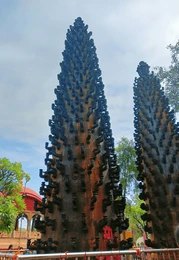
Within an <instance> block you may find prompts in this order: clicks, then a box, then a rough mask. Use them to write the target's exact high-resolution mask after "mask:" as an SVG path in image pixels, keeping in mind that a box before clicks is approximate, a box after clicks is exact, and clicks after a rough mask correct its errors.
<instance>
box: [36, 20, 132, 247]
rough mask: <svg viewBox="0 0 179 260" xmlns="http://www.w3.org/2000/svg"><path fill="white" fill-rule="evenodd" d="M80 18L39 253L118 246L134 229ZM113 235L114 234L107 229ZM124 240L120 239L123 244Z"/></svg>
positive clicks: (53, 145)
mask: <svg viewBox="0 0 179 260" xmlns="http://www.w3.org/2000/svg"><path fill="white" fill-rule="evenodd" d="M87 28H88V26H87V25H84V23H83V21H82V19H81V18H77V19H76V20H75V22H74V25H73V26H70V29H69V30H68V32H67V37H66V40H65V50H64V52H63V61H62V62H61V63H60V66H61V72H60V73H59V74H58V80H59V85H58V86H57V87H56V88H55V94H56V100H55V101H54V103H53V104H52V110H53V112H54V114H53V115H52V118H51V119H50V120H49V126H50V129H51V134H50V135H49V142H48V143H46V149H47V154H46V158H45V164H46V167H47V169H46V171H43V170H40V176H41V177H42V178H43V179H44V181H43V182H42V186H41V189H40V192H41V195H42V196H43V202H42V206H41V207H38V205H37V207H38V209H39V210H40V211H41V212H42V213H43V214H44V220H38V221H37V225H36V227H37V228H38V229H39V230H40V231H41V233H42V239H41V240H40V241H36V248H37V250H38V252H59V251H60V252H62V251H87V250H105V249H110V248H112V247H113V248H119V247H122V245H124V244H125V246H126V245H128V246H130V244H128V243H127V241H123V242H122V241H121V244H120V243H116V240H115V237H116V236H117V237H118V236H119V233H121V232H122V231H123V230H125V229H126V228H127V227H128V219H125V218H124V209H125V198H123V197H122V187H121V185H119V166H118V165H117V160H116V155H115V151H114V139H113V137H112V131H111V125H110V117H109V114H108V111H107V101H106V98H105V94H104V85H103V82H102V78H101V71H100V69H99V65H98V58H97V55H96V48H95V46H94V42H93V39H92V38H91V35H92V33H91V32H88V31H87ZM106 230H110V232H109V233H110V234H111V235H110V237H108V239H106V238H104V237H105V236H104V232H105V231H106ZM119 240H120V239H119Z"/></svg>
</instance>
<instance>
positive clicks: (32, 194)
mask: <svg viewBox="0 0 179 260" xmlns="http://www.w3.org/2000/svg"><path fill="white" fill-rule="evenodd" d="M21 194H23V195H24V196H26V197H31V198H33V199H35V200H37V201H39V202H41V201H42V198H41V196H40V195H39V194H38V193H37V192H36V191H34V190H32V189H30V188H28V187H23V188H22V191H21Z"/></svg>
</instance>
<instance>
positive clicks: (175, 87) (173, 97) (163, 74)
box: [155, 41, 179, 112]
mask: <svg viewBox="0 0 179 260" xmlns="http://www.w3.org/2000/svg"><path fill="white" fill-rule="evenodd" d="M167 48H168V49H169V50H170V52H171V65H170V66H169V68H168V69H166V68H164V67H156V68H155V69H156V72H157V76H158V77H159V79H160V80H161V82H162V83H163V84H164V88H165V94H166V96H167V97H168V99H169V103H170V105H171V107H172V108H173V109H174V110H175V112H179V41H178V42H177V43H176V44H175V45H171V44H170V45H169V46H168V47H167Z"/></svg>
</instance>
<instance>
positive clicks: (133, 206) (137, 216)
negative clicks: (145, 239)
mask: <svg viewBox="0 0 179 260" xmlns="http://www.w3.org/2000/svg"><path fill="white" fill-rule="evenodd" d="M142 202H143V201H142V200H140V199H139V197H138V196H137V195H136V197H135V199H134V201H133V203H129V202H128V203H127V205H126V208H125V215H126V217H127V218H129V228H130V229H131V230H132V231H133V238H134V241H136V240H137V238H139V237H141V236H143V234H144V233H145V231H144V226H145V222H144V221H143V220H142V218H141V216H142V215H143V214H144V213H145V211H144V210H143V209H141V207H140V205H141V203H142Z"/></svg>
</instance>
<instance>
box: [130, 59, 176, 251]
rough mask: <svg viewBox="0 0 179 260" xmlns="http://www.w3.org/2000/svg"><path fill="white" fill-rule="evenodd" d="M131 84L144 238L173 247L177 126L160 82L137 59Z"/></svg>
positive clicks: (150, 242)
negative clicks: (148, 236)
mask: <svg viewBox="0 0 179 260" xmlns="http://www.w3.org/2000/svg"><path fill="white" fill-rule="evenodd" d="M137 72H138V73H139V78H137V79H136V80H135V83H134V103H135V106H134V114H135V120H134V125H135V134H134V138H135V144H136V153H137V165H138V170H139V176H138V180H139V181H141V184H140V187H141V189H142V192H141V194H140V195H139V197H140V199H143V200H145V203H142V204H141V207H142V209H144V210H146V213H145V214H144V215H143V216H142V219H143V220H144V221H146V226H145V230H146V232H148V234H150V239H147V240H146V243H147V245H149V246H152V247H158V248H159V247H160V248H161V247H176V242H175V237H174V230H175V226H176V225H177V224H178V223H179V128H178V126H177V124H176V123H175V117H174V112H173V111H172V110H170V107H169V104H168V100H167V98H166V97H165V95H164V92H163V89H162V88H161V86H160V82H159V80H158V79H157V77H156V76H154V74H153V73H149V66H148V65H147V64H146V63H145V62H140V63H139V66H138V68H137Z"/></svg>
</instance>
